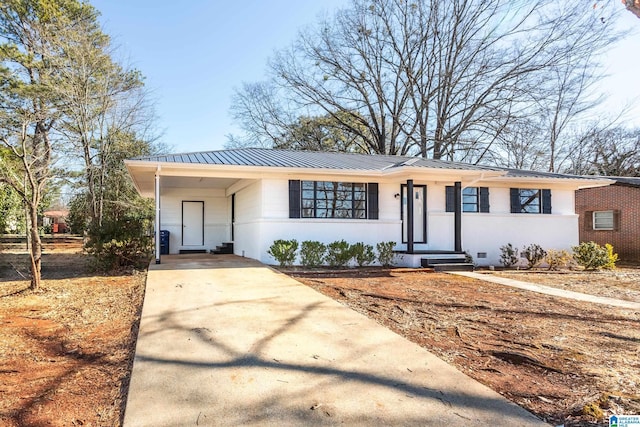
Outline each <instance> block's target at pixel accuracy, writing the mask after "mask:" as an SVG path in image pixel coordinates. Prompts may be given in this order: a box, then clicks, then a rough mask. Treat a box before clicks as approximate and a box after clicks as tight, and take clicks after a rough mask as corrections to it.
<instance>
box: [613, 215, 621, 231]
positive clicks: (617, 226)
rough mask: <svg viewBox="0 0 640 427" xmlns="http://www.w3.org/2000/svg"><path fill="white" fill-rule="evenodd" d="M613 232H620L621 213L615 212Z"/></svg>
mask: <svg viewBox="0 0 640 427" xmlns="http://www.w3.org/2000/svg"><path fill="white" fill-rule="evenodd" d="M613 231H620V211H619V210H614V211H613Z"/></svg>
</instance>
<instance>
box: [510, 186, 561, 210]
mask: <svg viewBox="0 0 640 427" xmlns="http://www.w3.org/2000/svg"><path fill="white" fill-rule="evenodd" d="M523 190H525V191H534V192H536V193H537V195H535V198H536V199H538V200H539V203H538V209H537V211H526V210H524V206H528V204H527V205H523V204H522V197H523V196H522V191H523ZM510 193H511V194H510V196H511V197H510V198H511V213H515V214H530V215H531V214H533V215H540V214H551V212H552V211H551V190H550V189H548V188H511V190H510ZM531 197H533V195H532V196H529V198H530V199H531ZM534 206H535V205H534Z"/></svg>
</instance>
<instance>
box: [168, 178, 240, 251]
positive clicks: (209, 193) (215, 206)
mask: <svg viewBox="0 0 640 427" xmlns="http://www.w3.org/2000/svg"><path fill="white" fill-rule="evenodd" d="M183 201H202V202H204V245H203V246H202V247H193V246H189V247H184V248H183V246H182V202H183ZM228 203H229V201H228V199H227V198H226V197H225V193H224V190H223V189H202V188H197V189H196V188H163V189H162V193H161V197H160V229H161V230H168V231H169V233H171V234H170V236H169V251H170V253H172V254H177V253H179V251H180V249H207V250H209V249H213V248H215V247H216V246H217V245H219V244H221V243H222V242H225V241H228V240H229V239H230V233H231V227H230V221H229V206H228Z"/></svg>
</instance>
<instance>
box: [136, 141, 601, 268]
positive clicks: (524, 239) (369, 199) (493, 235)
mask: <svg viewBox="0 0 640 427" xmlns="http://www.w3.org/2000/svg"><path fill="white" fill-rule="evenodd" d="M125 163H126V166H127V168H128V170H129V173H130V174H131V176H132V178H133V181H134V183H135V186H136V188H137V190H138V191H139V192H140V194H141V195H143V196H146V197H153V198H155V200H156V212H157V215H156V233H157V234H156V237H157V239H156V262H160V253H161V249H160V238H159V234H160V230H166V231H168V232H169V236H168V238H169V240H168V247H167V248H166V249H168V252H169V253H172V254H176V253H181V252H182V253H185V252H192V251H203V252H204V251H208V250H211V249H213V248H215V247H216V246H219V245H221V244H222V243H223V242H233V252H234V253H235V254H237V255H241V256H247V257H250V258H254V259H257V260H260V261H262V262H265V263H269V264H273V263H274V260H273V258H271V257H270V256H269V255H268V254H267V250H268V248H269V246H270V245H271V244H272V243H273V241H274V240H276V239H292V238H295V239H297V240H298V241H299V242H301V241H303V240H318V241H322V242H325V243H329V242H332V241H335V240H340V239H344V240H346V241H348V242H349V243H355V242H364V243H367V244H371V245H375V244H376V243H377V242H381V241H394V242H396V250H397V251H399V252H400V253H401V254H402V257H401V260H400V264H401V265H407V266H419V265H420V263H421V259H422V258H423V257H424V256H425V254H433V253H440V252H447V253H449V252H456V253H461V252H462V251H467V252H468V253H469V254H470V255H472V256H473V258H474V260H475V261H476V262H477V264H479V265H491V264H493V265H498V264H499V258H500V249H499V248H500V246H502V245H505V244H506V243H512V244H514V245H515V246H518V247H522V246H523V245H525V244H531V243H537V244H539V245H542V246H543V247H545V248H547V249H551V248H556V249H568V248H569V247H570V246H571V245H575V244H577V242H578V216H577V215H576V213H575V191H576V190H578V189H580V188H588V187H596V186H602V185H608V184H609V183H611V181H609V180H606V179H594V178H585V177H577V176H571V175H559V174H550V173H538V172H529V171H519V170H507V169H500V168H491V167H483V166H474V165H468V164H462V163H453V162H446V161H440V160H429V159H423V158H415V157H399V156H382V155H361V154H342V153H324V152H303V151H284V150H269V149H259V148H248V149H237V150H222V151H211V152H201V153H190V154H175V155H166V156H152V157H139V158H135V159H131V160H127V161H125ZM407 195H410V197H407ZM163 235H164V236H166V233H165V234H163Z"/></svg>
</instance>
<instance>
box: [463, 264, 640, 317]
mask: <svg viewBox="0 0 640 427" xmlns="http://www.w3.org/2000/svg"><path fill="white" fill-rule="evenodd" d="M451 273H452V274H457V275H459V276H465V277H470V278H472V279H479V280H484V281H485V282H491V283H497V284H500V285H505V286H511V287H513V288H519V289H525V290H527V291H533V292H538V293H540V294H546V295H553V296H554V297H561V298H569V299H574V300H577V301H586V302H593V303H595V304H605V305H612V306H614V307H621V308H628V309H631V310H640V303H638V302H633V301H626V300H622V299H616V298H607V297H598V296H595V295H589V294H583V293H581V292H574V291H567V290H565V289H559V288H554V287H552V286H544V285H538V284H535V283H529V282H522V281H520V280H514V279H508V278H506V277H499V276H495V275H493V274H491V273H472V272H468V271H455V272H454V271H452V272H451Z"/></svg>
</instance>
